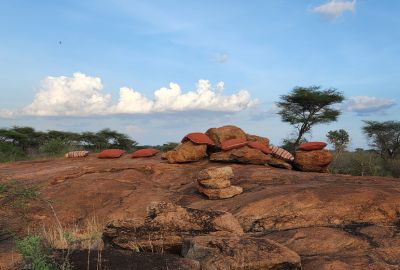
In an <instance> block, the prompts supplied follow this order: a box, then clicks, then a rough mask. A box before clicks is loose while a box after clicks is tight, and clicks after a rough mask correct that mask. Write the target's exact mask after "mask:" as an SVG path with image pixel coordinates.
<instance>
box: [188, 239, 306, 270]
mask: <svg viewBox="0 0 400 270" xmlns="http://www.w3.org/2000/svg"><path fill="white" fill-rule="evenodd" d="M182 256H183V257H185V258H190V259H195V260H198V261H200V265H201V269H203V270H214V269H218V270H241V269H243V270H245V269H252V270H258V269H259V270H268V269H271V270H272V269H274V270H277V269H287V270H295V269H296V270H300V269H301V260H300V256H299V255H298V254H297V253H296V252H294V251H292V250H290V249H288V248H286V247H285V246H283V245H281V244H278V243H277V242H275V241H272V240H268V239H265V238H252V237H246V236H242V237H240V236H229V237H226V236H220V237H216V236H196V237H193V238H189V239H185V241H184V244H183V246H182Z"/></svg>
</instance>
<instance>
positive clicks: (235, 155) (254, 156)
mask: <svg viewBox="0 0 400 270" xmlns="http://www.w3.org/2000/svg"><path fill="white" fill-rule="evenodd" d="M270 158H271V156H270V155H266V154H264V153H263V152H261V151H260V150H258V149H254V148H250V147H248V146H243V147H241V148H239V149H232V150H228V151H222V152H217V153H213V154H211V156H210V160H211V161H219V162H238V163H245V164H259V165H264V164H265V163H267V162H268V160H269V159H270Z"/></svg>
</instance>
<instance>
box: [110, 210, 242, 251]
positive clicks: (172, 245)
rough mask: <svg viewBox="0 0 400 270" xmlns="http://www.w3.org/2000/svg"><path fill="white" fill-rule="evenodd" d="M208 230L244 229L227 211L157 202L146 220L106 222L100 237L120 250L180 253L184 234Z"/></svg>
mask: <svg viewBox="0 0 400 270" xmlns="http://www.w3.org/2000/svg"><path fill="white" fill-rule="evenodd" d="M210 233H226V234H237V235H241V234H243V229H242V227H241V226H240V224H239V222H238V220H237V219H236V218H235V217H234V216H233V215H232V214H230V213H228V212H223V211H213V210H198V209H192V208H184V207H181V206H178V205H175V204H172V203H158V204H155V205H154V206H151V207H150V208H149V210H148V216H147V218H145V219H124V220H114V221H111V222H109V223H108V224H107V225H106V228H105V230H104V233H103V238H104V242H105V243H106V245H107V246H113V247H118V248H122V249H131V250H134V251H150V252H159V253H162V252H170V253H179V252H180V249H181V246H182V242H183V238H184V237H187V236H193V235H206V234H210Z"/></svg>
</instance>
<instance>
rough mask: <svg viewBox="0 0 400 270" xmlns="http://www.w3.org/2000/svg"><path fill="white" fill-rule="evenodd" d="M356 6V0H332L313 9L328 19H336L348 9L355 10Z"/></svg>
mask: <svg viewBox="0 0 400 270" xmlns="http://www.w3.org/2000/svg"><path fill="white" fill-rule="evenodd" d="M355 8H356V0H352V1H346V0H331V1H329V2H327V3H325V4H322V5H320V6H317V7H314V8H313V9H312V10H311V11H312V12H316V13H319V14H321V15H322V16H324V17H326V18H328V19H336V18H338V17H340V16H342V15H343V13H344V12H346V11H351V12H354V11H355Z"/></svg>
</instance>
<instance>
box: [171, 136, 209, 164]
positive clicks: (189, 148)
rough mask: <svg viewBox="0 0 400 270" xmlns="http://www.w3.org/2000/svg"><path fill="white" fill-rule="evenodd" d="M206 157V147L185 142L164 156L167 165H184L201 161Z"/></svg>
mask: <svg viewBox="0 0 400 270" xmlns="http://www.w3.org/2000/svg"><path fill="white" fill-rule="evenodd" d="M206 155H207V145H205V144H194V143H192V142H191V141H186V142H184V143H182V144H180V145H178V146H177V147H176V148H175V149H174V150H171V151H168V152H167V153H166V154H165V157H166V158H167V160H168V162H169V163H185V162H193V161H198V160H200V159H203V158H204V157H205V156H206Z"/></svg>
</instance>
